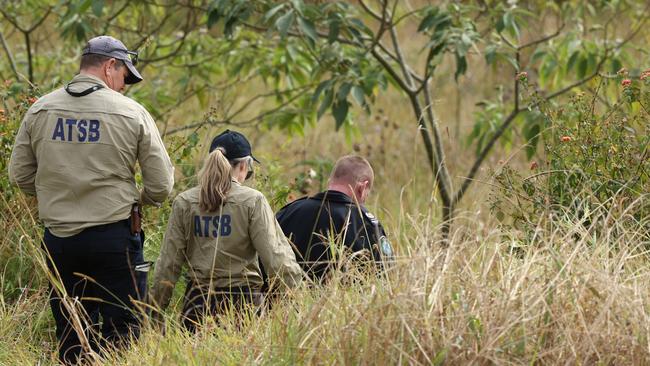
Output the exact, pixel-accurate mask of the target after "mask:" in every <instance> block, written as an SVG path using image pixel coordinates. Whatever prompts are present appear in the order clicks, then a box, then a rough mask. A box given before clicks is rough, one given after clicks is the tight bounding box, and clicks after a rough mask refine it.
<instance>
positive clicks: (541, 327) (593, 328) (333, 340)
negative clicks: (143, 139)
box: [0, 197, 650, 365]
mask: <svg viewBox="0 0 650 366" xmlns="http://www.w3.org/2000/svg"><path fill="white" fill-rule="evenodd" d="M646 198H647V197H646ZM13 204H14V205H22V206H21V207H22V208H23V209H22V211H21V210H18V208H19V207H10V206H11V203H9V202H6V201H5V202H4V207H3V211H2V212H3V225H5V227H4V228H3V229H4V230H11V231H10V232H7V235H5V236H4V237H3V239H2V242H1V243H2V244H1V247H0V253H5V254H4V255H5V257H3V265H4V266H5V267H6V266H7V264H6V263H8V262H6V261H5V259H4V258H6V253H13V254H14V255H16V256H20V257H21V258H23V259H24V260H25V261H27V262H29V263H31V266H32V267H31V268H32V273H30V277H29V278H31V279H32V280H31V282H28V283H25V284H24V288H23V289H22V291H19V295H17V296H16V297H13V298H11V299H5V298H0V339H2V341H1V342H0V364H1V365H18V364H53V363H55V356H54V353H53V352H54V346H55V341H54V338H53V322H52V320H51V315H50V313H49V308H48V306H47V301H46V300H47V291H46V289H45V285H46V283H47V282H48V281H55V280H54V279H53V278H49V279H48V278H47V276H45V272H44V267H43V266H44V262H43V257H42V252H41V251H40V249H39V244H38V243H39V240H38V236H37V235H34V234H35V233H37V232H38V230H36V229H35V228H36V227H37V226H36V224H35V222H34V221H33V220H32V219H30V217H31V216H30V215H28V214H25V213H27V212H29V211H28V210H27V205H28V203H27V202H24V201H22V202H14V203H13ZM8 208H11V209H12V210H13V211H12V212H22V214H20V215H11V216H8V215H7V211H6V209H8ZM622 212H625V211H622ZM399 219H400V220H399V221H402V229H401V230H403V231H404V232H403V233H402V234H403V235H400V236H399V238H401V239H398V242H396V243H394V244H395V246H396V247H397V248H398V254H399V256H398V257H397V258H396V260H395V263H394V264H393V265H392V266H391V267H390V269H389V270H388V271H386V273H385V274H384V275H383V276H380V277H367V276H366V277H364V276H363V274H361V273H357V272H354V271H348V272H346V273H339V274H337V275H336V276H335V277H334V278H333V279H332V281H331V282H330V283H329V284H328V285H327V286H323V287H317V288H302V289H299V290H297V291H295V292H294V293H292V294H290V296H289V297H288V298H286V299H284V300H282V301H280V302H278V303H275V304H274V306H273V307H272V308H271V309H270V310H269V311H267V312H265V313H264V314H262V315H261V316H251V317H248V318H246V319H245V320H244V321H243V322H242V321H239V320H238V319H236V317H235V316H232V315H231V316H225V317H222V318H220V319H219V320H218V324H217V322H216V321H213V320H210V319H209V320H208V321H207V322H206V324H205V326H204V328H203V329H202V331H200V332H199V333H198V334H196V335H189V334H186V333H184V332H183V331H182V330H181V327H180V326H179V322H178V315H179V314H178V313H179V305H180V304H179V303H178V301H176V302H175V305H173V306H172V307H171V308H170V309H169V310H168V312H167V313H166V315H165V320H166V326H165V330H164V332H163V331H161V329H160V328H159V327H157V326H154V325H152V324H148V323H147V324H145V329H144V332H143V335H142V337H141V338H140V340H139V341H138V342H135V343H134V344H133V346H132V347H131V348H130V349H129V350H128V351H126V352H122V353H115V352H112V353H111V352H109V353H108V354H107V355H105V356H104V358H101V359H98V361H97V362H96V363H97V364H110V365H123V364H126V365H143V364H147V365H170V364H171V365H205V364H346V365H347V364H354V365H356V364H450V365H456V364H459V365H460V364H612V365H621V364H637V365H642V364H648V363H650V338H649V335H650V315H649V310H650V268H649V266H648V255H649V254H650V253H649V252H648V250H649V249H650V239H649V238H650V229H649V227H650V222H649V221H648V220H646V221H644V222H638V221H637V222H633V221H631V220H628V219H624V218H622V217H619V218H618V219H616V220H607V221H606V223H605V225H607V226H606V227H598V230H594V228H590V227H585V226H583V225H582V224H581V223H580V222H578V221H577V219H576V218H574V217H572V216H571V213H568V212H567V214H566V215H565V216H564V218H563V219H562V220H558V221H555V222H553V223H552V224H550V225H549V224H545V225H540V226H539V230H537V231H536V232H535V234H534V235H533V237H532V238H530V239H526V240H524V239H522V238H523V237H524V236H522V235H519V234H518V233H516V232H514V231H512V230H501V229H500V228H498V227H495V226H494V225H492V224H489V223H486V222H485V221H484V220H482V219H480V220H479V219H477V216H476V214H469V213H467V214H465V215H462V216H461V217H460V218H459V220H458V222H456V224H455V231H454V233H453V236H452V239H451V246H450V247H449V249H442V246H441V245H440V243H439V242H438V241H437V240H438V239H437V237H436V232H437V230H436V228H435V226H433V225H432V222H435V218H434V217H431V216H430V215H424V214H422V215H411V216H409V215H407V214H405V213H403V214H402V217H400V218H399ZM7 225H8V226H10V227H8V226H7ZM5 232H6V231H5ZM19 233H21V234H19ZM16 238H18V239H19V241H18V243H16V242H15V239H16ZM9 275H10V274H8V273H7V272H6V271H5V272H4V276H9ZM362 277H364V279H363V280H358V278H362ZM3 278H4V277H3ZM25 278H28V277H25ZM25 278H24V279H25ZM3 283H4V280H3ZM3 290H5V289H3ZM4 293H5V291H3V294H4ZM177 300H178V298H177Z"/></svg>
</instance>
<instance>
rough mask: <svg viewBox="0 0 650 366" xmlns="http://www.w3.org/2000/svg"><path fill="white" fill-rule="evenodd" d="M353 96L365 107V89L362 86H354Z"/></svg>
mask: <svg viewBox="0 0 650 366" xmlns="http://www.w3.org/2000/svg"><path fill="white" fill-rule="evenodd" d="M352 97H353V98H354V100H355V101H356V102H357V103H358V104H359V105H360V106H361V107H365V105H366V100H365V97H364V92H363V89H362V88H361V87H360V86H358V85H355V86H353V87H352Z"/></svg>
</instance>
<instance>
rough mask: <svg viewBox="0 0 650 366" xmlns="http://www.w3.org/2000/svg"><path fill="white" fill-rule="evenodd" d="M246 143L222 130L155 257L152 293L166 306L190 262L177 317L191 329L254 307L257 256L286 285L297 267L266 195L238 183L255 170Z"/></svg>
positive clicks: (298, 274)
mask: <svg viewBox="0 0 650 366" xmlns="http://www.w3.org/2000/svg"><path fill="white" fill-rule="evenodd" d="M253 160H256V159H255V158H254V157H253V155H252V152H251V146H250V144H249V142H248V141H247V140H246V138H245V137H244V135H242V134H240V133H238V132H234V131H229V130H226V131H225V132H223V133H222V134H220V135H219V136H217V137H215V138H214V140H213V141H212V144H211V146H210V155H209V156H208V157H207V159H206V161H205V163H204V167H203V169H202V171H201V172H200V173H199V185H198V186H197V187H194V188H191V189H189V190H187V191H185V192H183V193H181V194H179V195H178V196H177V197H176V199H175V200H174V204H173V208H172V213H171V216H170V219H169V224H168V227H167V231H166V233H165V238H164V241H163V244H162V249H161V251H160V256H159V258H158V261H157V262H156V272H155V276H154V283H153V287H152V289H151V299H152V300H153V302H154V305H156V306H158V307H159V309H160V310H164V309H165V308H166V307H167V306H168V305H169V301H170V299H171V296H172V293H173V290H174V286H175V284H176V282H177V281H178V277H179V276H180V273H181V269H182V268H183V266H187V268H188V277H189V278H188V285H187V290H186V291H185V298H184V305H183V314H182V322H183V325H184V326H185V327H186V328H187V329H188V330H191V331H194V330H195V329H196V326H197V325H198V324H200V323H201V321H202V318H203V316H204V315H206V314H210V315H218V314H219V313H222V312H224V311H225V309H226V308H227V307H228V306H230V305H232V306H235V307H237V308H241V307H243V306H250V305H252V306H254V307H255V306H259V305H260V304H261V302H262V296H261V294H260V292H259V290H260V288H261V287H262V285H263V279H262V274H261V271H260V267H259V261H258V255H259V259H261V261H262V264H263V265H264V268H265V269H266V271H267V272H268V276H269V279H270V280H271V282H273V283H274V284H275V288H283V287H284V288H291V287H294V286H296V285H297V284H298V283H299V282H300V281H301V278H302V270H301V269H300V266H299V265H298V264H297V262H296V258H295V255H294V253H293V251H292V250H291V247H290V245H289V243H288V241H287V239H286V238H285V236H284V234H283V233H282V229H281V228H280V226H279V225H278V223H277V221H276V219H275V216H274V214H273V211H272V210H271V207H270V206H269V203H268V201H267V200H266V198H265V197H264V195H263V194H262V193H260V192H258V191H256V190H254V189H252V188H249V187H246V186H243V185H241V183H242V182H243V181H244V180H246V179H247V178H249V177H250V175H251V173H252V164H253Z"/></svg>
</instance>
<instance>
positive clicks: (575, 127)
mask: <svg viewBox="0 0 650 366" xmlns="http://www.w3.org/2000/svg"><path fill="white" fill-rule="evenodd" d="M643 75H646V74H645V73H644V74H643ZM622 77H625V75H622ZM608 83H609V82H608V81H605V80H601V82H600V85H599V87H598V90H601V88H603V87H605V86H606V85H607V84H608ZM637 84H640V85H637ZM620 85H621V87H622V93H621V98H620V101H619V102H617V103H616V104H614V105H612V106H611V107H603V106H602V104H600V105H599V104H598V100H599V98H603V97H602V96H601V95H600V94H599V92H598V91H597V92H596V93H594V95H593V96H587V95H586V94H584V93H579V94H577V95H575V96H574V97H573V98H572V100H571V103H569V104H566V105H564V106H561V107H555V106H550V105H548V104H538V105H537V106H536V109H537V110H538V111H539V112H541V113H542V115H543V117H544V119H545V124H546V126H545V129H544V130H543V131H542V132H541V138H542V140H543V142H544V156H543V157H542V158H541V159H539V161H540V162H539V163H538V161H537V160H534V161H533V162H532V163H531V165H530V170H531V172H530V175H528V176H526V177H524V176H523V175H522V174H521V173H519V172H517V171H515V170H514V169H512V168H511V167H509V166H503V167H502V168H501V169H500V170H499V171H498V172H497V174H496V175H495V179H496V182H497V187H498V192H497V194H496V195H495V196H494V200H493V209H494V210H495V211H496V215H497V218H499V219H500V220H502V221H503V220H504V217H506V216H508V215H509V216H511V217H512V221H511V222H509V224H510V225H513V226H515V227H517V228H519V229H524V230H525V231H528V232H530V230H531V229H533V228H535V227H537V225H538V224H539V223H540V222H547V223H550V222H553V221H557V220H563V219H564V218H566V216H567V215H569V216H570V217H571V219H577V220H578V222H581V223H582V225H583V226H585V227H593V228H595V229H597V228H598V225H596V223H599V222H601V223H602V221H603V220H609V219H611V218H612V217H615V218H617V219H622V220H633V221H637V222H641V221H644V220H645V221H646V222H645V224H646V225H647V224H648V222H647V221H648V216H649V214H650V205H649V204H648V201H649V200H648V187H649V186H650V176H649V175H648V174H649V172H650V156H649V152H648V142H650V137H649V134H648V132H649V131H650V128H649V127H648V123H647V119H648V118H649V117H650V116H649V114H648V110H647V106H650V79H648V78H646V77H643V80H642V81H641V82H638V81H636V80H635V81H632V80H630V79H627V78H625V79H623V80H622V81H621V83H620ZM535 98H536V96H535V94H533V95H532V99H533V103H535ZM603 99H604V98H603Z"/></svg>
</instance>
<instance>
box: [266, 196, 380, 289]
mask: <svg viewBox="0 0 650 366" xmlns="http://www.w3.org/2000/svg"><path fill="white" fill-rule="evenodd" d="M276 218H277V219H278V222H279V223H280V227H282V230H283V231H284V234H285V235H286V236H287V237H288V238H289V240H291V241H292V242H293V244H294V251H295V252H296V259H297V260H298V263H299V264H300V265H301V266H302V268H303V270H305V272H307V273H308V275H309V276H310V277H311V278H312V279H313V280H316V281H320V280H321V279H322V278H323V277H324V276H325V274H326V273H327V271H328V269H329V266H328V264H329V262H330V261H332V250H331V248H330V247H329V243H330V242H335V243H343V244H344V245H345V247H346V248H347V249H349V250H350V251H352V252H359V251H363V250H367V251H369V254H370V255H372V258H373V259H374V260H375V262H376V263H377V264H378V265H379V266H380V268H381V263H382V257H387V256H392V249H391V247H390V243H389V242H388V240H387V239H386V233H385V232H384V228H383V227H382V226H381V224H380V223H379V221H378V220H377V219H376V218H375V216H373V215H372V214H371V213H369V212H368V210H366V208H365V207H363V206H357V205H356V204H355V203H354V202H353V201H352V199H351V198H350V197H348V196H347V195H346V194H344V193H341V192H338V191H325V192H321V193H318V194H316V195H315V196H313V197H304V198H301V199H298V200H296V201H294V202H291V203H289V204H288V205H286V206H285V207H283V208H282V209H281V210H280V211H279V212H278V213H277V214H276ZM332 239H333V241H332ZM334 252H336V250H334ZM384 259H385V258H384Z"/></svg>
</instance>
